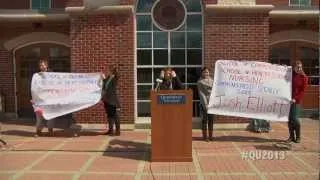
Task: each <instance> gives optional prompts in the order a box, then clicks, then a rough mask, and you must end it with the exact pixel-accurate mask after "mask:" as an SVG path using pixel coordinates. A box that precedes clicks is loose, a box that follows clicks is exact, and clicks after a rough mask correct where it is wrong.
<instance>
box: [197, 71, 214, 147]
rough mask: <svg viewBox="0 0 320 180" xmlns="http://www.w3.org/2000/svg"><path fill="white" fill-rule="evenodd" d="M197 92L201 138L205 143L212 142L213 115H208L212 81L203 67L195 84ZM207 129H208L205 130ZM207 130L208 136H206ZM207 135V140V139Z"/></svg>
mask: <svg viewBox="0 0 320 180" xmlns="http://www.w3.org/2000/svg"><path fill="white" fill-rule="evenodd" d="M197 86H198V92H199V96H200V110H201V114H202V137H203V140H205V141H208V140H209V141H212V140H213V138H212V133H213V115H212V114H208V113H207V112H208V108H207V107H208V104H209V98H210V94H211V90H212V86H213V79H212V78H211V77H210V72H209V69H208V68H206V67H204V68H202V70H201V77H200V79H199V80H198V82H197ZM207 127H208V128H207ZM207 129H209V134H207ZM208 135H209V139H208Z"/></svg>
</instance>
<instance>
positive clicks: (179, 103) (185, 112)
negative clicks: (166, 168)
mask: <svg viewBox="0 0 320 180" xmlns="http://www.w3.org/2000/svg"><path fill="white" fill-rule="evenodd" d="M151 161H153V162H192V90H160V91H153V90H152V91H151Z"/></svg>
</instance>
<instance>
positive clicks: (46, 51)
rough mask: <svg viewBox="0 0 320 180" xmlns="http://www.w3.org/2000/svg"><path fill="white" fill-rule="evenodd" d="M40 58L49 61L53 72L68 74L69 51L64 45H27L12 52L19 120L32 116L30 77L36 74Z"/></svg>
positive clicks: (40, 43) (44, 43)
mask: <svg viewBox="0 0 320 180" xmlns="http://www.w3.org/2000/svg"><path fill="white" fill-rule="evenodd" d="M41 57H46V58H48V59H49V67H50V69H51V70H52V71H54V72H70V49H69V47H67V46H65V45H60V44H54V43H46V42H43V43H42V42H39V43H33V44H28V45H25V46H22V47H19V48H17V49H16V50H15V51H14V62H15V72H16V74H15V78H16V100H17V102H16V106H17V114H18V116H19V117H20V118H30V117H33V116H34V113H33V109H32V106H31V104H30V99H31V92H30V88H31V87H30V84H31V79H32V75H33V74H34V73H35V72H38V61H39V59H40V58H41Z"/></svg>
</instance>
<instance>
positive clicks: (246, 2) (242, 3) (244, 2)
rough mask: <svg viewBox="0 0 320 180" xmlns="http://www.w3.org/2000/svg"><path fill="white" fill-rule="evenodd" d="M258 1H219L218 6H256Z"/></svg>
mask: <svg viewBox="0 0 320 180" xmlns="http://www.w3.org/2000/svg"><path fill="white" fill-rule="evenodd" d="M255 4H256V0H218V5H255Z"/></svg>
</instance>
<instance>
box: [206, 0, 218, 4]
mask: <svg viewBox="0 0 320 180" xmlns="http://www.w3.org/2000/svg"><path fill="white" fill-rule="evenodd" d="M217 3H218V0H202V4H217Z"/></svg>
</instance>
